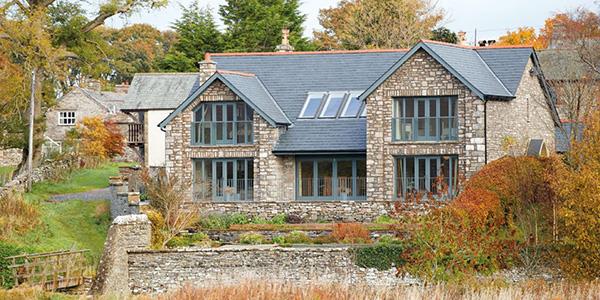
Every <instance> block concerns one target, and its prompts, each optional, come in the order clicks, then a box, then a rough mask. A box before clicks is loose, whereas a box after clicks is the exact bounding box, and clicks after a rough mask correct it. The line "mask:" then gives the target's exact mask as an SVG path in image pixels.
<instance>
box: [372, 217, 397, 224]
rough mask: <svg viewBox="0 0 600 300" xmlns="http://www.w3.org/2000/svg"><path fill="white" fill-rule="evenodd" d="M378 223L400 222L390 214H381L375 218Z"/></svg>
mask: <svg viewBox="0 0 600 300" xmlns="http://www.w3.org/2000/svg"><path fill="white" fill-rule="evenodd" d="M374 223H376V224H396V223H398V220H396V219H394V218H392V217H390V216H389V215H381V216H379V217H377V218H375V222H374Z"/></svg>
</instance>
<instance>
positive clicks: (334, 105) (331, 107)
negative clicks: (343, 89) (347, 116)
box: [321, 96, 344, 118]
mask: <svg viewBox="0 0 600 300" xmlns="http://www.w3.org/2000/svg"><path fill="white" fill-rule="evenodd" d="M342 102H344V96H330V98H329V100H328V101H327V103H326V104H325V108H323V113H321V117H325V118H332V117H335V116H337V113H338V111H339V110H340V106H342Z"/></svg>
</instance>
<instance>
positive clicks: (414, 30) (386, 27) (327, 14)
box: [314, 0, 444, 49]
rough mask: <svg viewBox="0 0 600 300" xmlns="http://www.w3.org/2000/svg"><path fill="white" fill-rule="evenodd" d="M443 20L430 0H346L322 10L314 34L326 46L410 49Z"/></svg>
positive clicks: (317, 41) (321, 44) (320, 43)
mask: <svg viewBox="0 0 600 300" xmlns="http://www.w3.org/2000/svg"><path fill="white" fill-rule="evenodd" d="M443 19H444V12H443V11H442V10H440V9H437V8H436V6H435V4H434V3H433V2H432V1H429V0H383V1H382V0H361V1H359V0H343V1H341V2H340V3H339V4H338V6H337V7H333V8H327V9H321V11H320V13H319V22H320V24H321V26H322V27H323V28H324V30H322V31H316V32H315V33H314V37H315V40H316V43H317V44H318V46H319V47H320V48H322V49H369V48H407V47H410V46H412V45H414V44H415V43H416V42H417V41H419V40H420V39H426V38H429V37H430V36H431V31H432V29H433V28H435V27H436V26H437V25H438V24H439V23H440V21H442V20H443Z"/></svg>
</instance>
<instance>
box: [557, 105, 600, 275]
mask: <svg viewBox="0 0 600 300" xmlns="http://www.w3.org/2000/svg"><path fill="white" fill-rule="evenodd" d="M566 161H567V165H566V166H565V167H564V168H561V169H559V173H558V174H557V176H556V181H555V183H554V186H555V188H556V190H557V193H558V194H559V197H560V199H561V200H562V201H563V203H562V207H560V210H559V211H558V212H559V218H560V221H561V225H562V226H561V227H562V228H561V233H562V240H561V242H560V245H559V251H560V252H559V255H558V257H559V262H560V265H561V267H562V269H563V270H564V271H565V272H566V273H567V274H568V275H569V276H571V277H575V278H599V277H600V217H599V216H600V179H599V178H600V112H599V111H596V112H595V113H593V115H592V116H591V117H590V118H589V119H588V120H587V121H586V128H585V130H584V132H583V138H582V139H581V141H579V142H577V141H574V142H573V143H572V146H571V151H570V153H569V154H568V155H567V156H566Z"/></svg>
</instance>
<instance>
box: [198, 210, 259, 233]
mask: <svg viewBox="0 0 600 300" xmlns="http://www.w3.org/2000/svg"><path fill="white" fill-rule="evenodd" d="M250 221H251V219H250V218H249V217H248V216H247V215H245V214H242V213H233V214H210V215H206V216H203V217H202V218H201V219H200V223H199V224H198V225H199V226H200V227H201V228H203V229H212V230H225V229H229V227H230V226H231V225H233V224H249V223H250Z"/></svg>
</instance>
